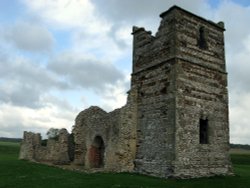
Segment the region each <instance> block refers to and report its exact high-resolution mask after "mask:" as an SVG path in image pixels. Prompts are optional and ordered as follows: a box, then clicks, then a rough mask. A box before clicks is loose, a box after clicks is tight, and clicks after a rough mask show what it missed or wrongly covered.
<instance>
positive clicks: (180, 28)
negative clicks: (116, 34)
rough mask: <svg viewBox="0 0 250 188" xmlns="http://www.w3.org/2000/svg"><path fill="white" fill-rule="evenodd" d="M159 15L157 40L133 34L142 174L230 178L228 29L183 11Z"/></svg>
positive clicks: (137, 32)
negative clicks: (225, 39) (226, 55)
mask: <svg viewBox="0 0 250 188" xmlns="http://www.w3.org/2000/svg"><path fill="white" fill-rule="evenodd" d="M160 16H161V18H162V20H161V24H160V27H159V29H158V32H157V33H156V35H155V36H152V35H151V32H149V31H146V30H145V29H144V28H138V27H134V29H133V36H134V49H133V74H132V89H133V88H136V89H137V90H138V100H137V101H138V121H137V129H138V140H137V143H138V144H137V147H138V148H137V155H136V160H135V164H136V170H137V171H138V172H141V173H145V174H150V175H156V176H162V177H168V176H180V177H185V176H186V177H199V176H209V175H212V174H228V173H230V170H231V165H230V158H229V154H228V149H229V125H228V93H227V73H226V70H225V55H224V36H223V32H224V24H223V23H222V22H220V23H218V24H216V23H214V22H211V21H208V20H205V19H203V18H201V17H199V16H196V15H194V14H192V13H190V12H187V11H185V10H183V9H181V8H179V7H176V6H174V7H172V8H170V9H169V10H168V11H166V12H164V13H162V14H161V15H160ZM203 137H204V138H203Z"/></svg>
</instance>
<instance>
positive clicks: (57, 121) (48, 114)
mask: <svg viewBox="0 0 250 188" xmlns="http://www.w3.org/2000/svg"><path fill="white" fill-rule="evenodd" d="M47 103H48V101H47ZM76 112H77V110H72V108H61V106H57V105H56V104H55V103H51V105H46V107H43V108H40V109H31V108H26V107H17V106H13V105H9V104H2V105H0V124H1V130H0V135H1V136H3V137H22V133H23V131H25V130H26V131H27V130H28V131H34V132H40V133H42V135H45V133H46V131H47V130H48V129H49V128H51V127H54V128H67V129H68V130H69V131H70V130H71V127H72V125H73V124H74V118H75V115H76Z"/></svg>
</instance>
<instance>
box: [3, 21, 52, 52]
mask: <svg viewBox="0 0 250 188" xmlns="http://www.w3.org/2000/svg"><path fill="white" fill-rule="evenodd" d="M4 38H5V40H7V41H8V42H11V43H12V44H13V45H14V46H16V47H17V48H19V49H21V50H25V51H30V52H48V51H50V50H51V49H52V46H53V43H54V38H53V36H52V34H51V33H50V32H49V31H48V30H47V29H46V28H45V27H43V26H41V25H38V24H36V23H31V22H18V23H16V24H15V25H14V26H10V27H9V28H7V29H6V30H5V33H4Z"/></svg>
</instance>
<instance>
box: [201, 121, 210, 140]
mask: <svg viewBox="0 0 250 188" xmlns="http://www.w3.org/2000/svg"><path fill="white" fill-rule="evenodd" d="M200 144H208V119H205V120H204V119H200Z"/></svg>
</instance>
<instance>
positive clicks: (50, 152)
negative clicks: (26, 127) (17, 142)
mask: <svg viewBox="0 0 250 188" xmlns="http://www.w3.org/2000/svg"><path fill="white" fill-rule="evenodd" d="M69 149H70V146H69V133H68V132H67V130H66V129H61V130H60V132H59V136H58V138H57V139H49V140H48V141H47V145H46V146H42V144H41V135H40V134H39V133H37V134H35V133H32V132H26V131H25V132H24V137H23V140H22V143H21V149H20V155H19V159H24V160H31V161H39V162H52V163H55V164H68V163H69V162H70V158H69V151H70V150H69Z"/></svg>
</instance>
